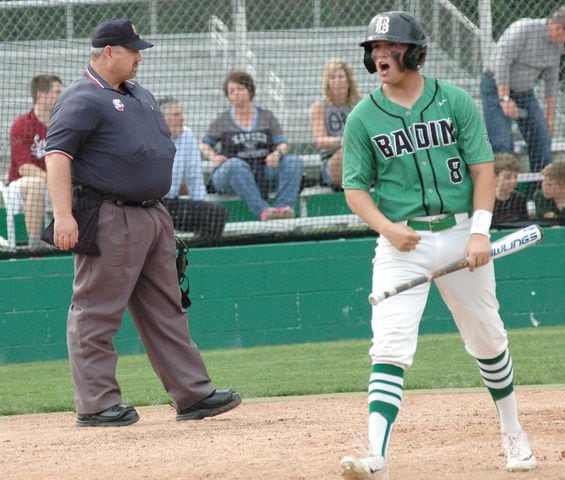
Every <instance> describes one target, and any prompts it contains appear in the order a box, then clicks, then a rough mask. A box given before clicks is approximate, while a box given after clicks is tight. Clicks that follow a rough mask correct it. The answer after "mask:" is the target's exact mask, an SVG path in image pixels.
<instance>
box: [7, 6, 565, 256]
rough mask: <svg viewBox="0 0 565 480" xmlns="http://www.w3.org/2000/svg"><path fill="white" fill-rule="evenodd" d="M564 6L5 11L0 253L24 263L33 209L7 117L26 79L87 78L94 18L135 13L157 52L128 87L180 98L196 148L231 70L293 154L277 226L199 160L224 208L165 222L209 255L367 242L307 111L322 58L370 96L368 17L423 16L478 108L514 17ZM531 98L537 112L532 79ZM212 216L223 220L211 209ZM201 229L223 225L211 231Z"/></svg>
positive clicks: (27, 103) (318, 88)
mask: <svg viewBox="0 0 565 480" xmlns="http://www.w3.org/2000/svg"><path fill="white" fill-rule="evenodd" d="M561 3H562V0H545V1H544V2H539V1H537V0H505V1H502V0H457V1H452V2H449V1H448V0H419V1H418V0H414V1H409V0H389V1H386V0H380V1H378V2H376V1H369V0H348V1H347V2H344V1H341V0H294V1H292V2H278V1H275V0H211V1H208V2H201V1H199V0H139V1H136V0H131V1H113V0H67V1H63V0H15V1H7V2H1V3H0V61H1V62H2V65H3V68H2V70H1V72H0V75H1V84H0V85H1V86H0V97H1V102H2V109H1V110H0V180H1V185H2V193H3V195H2V198H1V199H0V202H2V200H3V204H2V203H0V255H2V256H4V257H6V256H15V255H22V254H23V255H27V254H29V253H30V247H32V246H31V244H30V243H29V242H30V235H29V232H28V230H29V229H30V228H33V227H31V226H30V221H29V218H26V212H29V210H28V209H27V208H26V207H25V201H24V200H25V198H23V197H24V196H25V194H27V193H26V192H23V193H22V192H21V191H20V192H18V191H17V190H18V189H17V188H14V187H13V186H12V187H10V185H11V182H10V180H13V178H10V163H11V161H12V160H13V159H12V156H13V154H12V150H11V142H10V129H11V127H12V125H13V123H14V120H15V119H16V117H18V116H20V115H22V114H25V113H26V112H29V111H30V109H33V107H34V104H33V101H32V97H31V95H30V81H31V79H32V77H34V76H36V75H39V74H53V75H57V76H58V77H60V78H61V80H62V82H63V84H64V86H66V85H69V84H70V83H71V82H72V81H73V80H75V79H77V78H78V77H79V76H80V75H82V74H83V72H84V69H85V67H86V65H87V64H88V58H89V48H90V37H91V35H92V32H93V30H94V28H95V26H96V25H97V24H98V23H99V22H101V21H102V20H106V19H109V18H122V17H127V18H130V19H132V21H133V23H134V24H135V25H136V27H137V29H138V31H139V33H140V35H141V36H142V37H143V38H146V39H147V40H149V41H151V42H153V43H154V44H155V47H154V48H151V49H148V50H145V51H144V52H143V61H142V63H141V65H140V67H139V70H138V74H137V78H136V80H137V81H139V82H140V84H141V85H143V86H144V87H146V88H148V89H149V90H150V91H151V92H152V93H153V94H154V95H155V97H156V98H158V99H162V98H164V97H174V99H177V100H178V102H179V105H180V107H181V108H182V110H183V112H184V120H185V124H186V125H187V126H189V127H190V128H191V129H192V131H193V133H194V137H195V138H196V140H197V141H199V140H200V139H201V138H202V137H203V135H205V133H206V132H207V130H208V128H209V126H210V123H211V122H212V121H213V120H214V119H215V118H216V117H217V116H218V115H219V114H220V113H221V112H222V111H224V110H226V109H227V108H229V106H230V105H229V102H228V101H227V99H226V96H225V95H224V92H223V82H224V80H225V78H226V75H227V74H228V72H230V71H231V70H233V69H239V70H243V71H245V72H247V73H249V74H250V75H251V76H252V77H253V79H254V82H255V86H256V95H255V98H254V103H255V104H256V105H259V106H261V107H263V108H266V109H269V110H271V111H272V112H273V113H274V115H275V117H276V119H277V120H278V122H279V123H280V125H281V127H282V130H283V131H284V134H285V135H286V138H287V141H288V144H289V148H290V152H291V153H292V154H294V155H297V156H298V157H299V159H300V162H301V165H302V167H303V175H302V177H301V179H300V191H299V194H298V195H297V196H296V201H295V202H294V204H293V205H289V206H290V207H292V209H293V210H294V218H279V217H277V215H276V214H274V215H273V219H271V220H268V221H261V219H260V215H257V213H256V212H253V211H252V210H251V209H250V208H249V205H248V204H246V203H245V202H244V201H243V200H242V198H241V197H239V196H236V195H231V194H230V195H226V194H222V193H218V192H217V191H214V188H213V187H212V186H211V185H210V175H211V173H212V171H213V165H212V162H211V161H210V159H208V158H206V157H205V156H203V157H202V161H201V163H200V166H201V167H202V175H203V177H204V182H205V184H206V185H207V187H208V193H207V196H206V198H205V199H204V200H205V201H206V202H214V204H215V205H216V206H217V205H220V207H219V208H220V210H218V209H216V210H211V211H212V212H216V213H209V212H208V213H207V214H208V215H220V217H221V218H215V219H214V218H208V219H206V218H200V217H198V216H199V215H201V213H198V212H196V213H195V211H194V210H190V209H188V210H187V211H186V212H182V211H181V212H179V211H176V212H174V215H173V217H174V220H175V227H176V229H177V231H178V233H179V235H182V236H183V237H184V238H185V239H186V240H187V241H188V242H189V243H190V244H192V245H197V246H200V245H202V246H207V245H217V244H226V243H249V242H262V241H273V240H281V241H291V240H296V239H310V238H321V237H326V238H328V237H336V236H339V237H341V236H347V235H371V234H372V233H371V232H370V231H369V229H368V228H367V227H366V226H365V225H364V224H363V223H362V222H361V221H360V220H359V219H358V218H357V217H356V216H355V215H353V214H352V213H351V211H350V210H349V208H348V207H347V205H346V202H345V200H344V195H343V192H340V191H339V190H338V191H335V190H336V189H332V188H330V187H329V186H327V185H326V184H325V183H324V181H323V178H322V176H321V168H322V162H321V156H320V152H319V151H318V149H317V148H316V143H315V139H314V136H313V131H312V125H311V119H310V113H309V110H310V106H311V105H312V104H313V102H315V101H317V100H320V99H322V98H323V92H322V70H323V68H324V65H325V63H326V62H327V61H328V60H329V59H336V58H337V59H341V60H342V61H343V62H345V63H346V64H347V65H348V66H349V67H350V68H351V71H352V74H353V76H354V78H355V79H356V82H357V84H358V88H359V92H360V94H361V96H365V95H367V94H368V93H370V92H371V90H372V89H374V88H375V86H376V85H377V81H378V79H377V77H376V76H375V75H369V74H368V73H367V71H366V70H365V68H364V66H363V62H362V56H363V55H362V54H363V50H362V49H361V48H360V47H359V42H360V41H362V40H363V38H364V36H365V35H366V28H367V24H368V23H369V21H370V19H371V18H372V16H374V15H375V14H376V13H378V12H382V11H387V10H405V11H409V12H411V13H413V14H415V15H416V16H417V17H419V18H420V19H421V20H422V22H423V24H424V28H425V30H426V32H427V35H428V40H429V46H428V57H427V61H426V64H425V66H424V69H423V73H424V74H425V75H428V76H435V77H438V78H442V79H446V80H449V81H451V82H453V83H455V84H457V85H459V86H461V87H463V88H464V89H466V90H467V91H468V92H469V93H470V94H471V95H472V96H473V98H474V99H475V100H476V102H477V105H478V106H481V95H480V84H481V76H482V73H483V69H484V66H485V59H486V58H487V55H488V53H489V52H490V51H491V49H492V45H493V40H494V41H496V40H497V39H498V38H499V37H500V35H501V34H502V33H503V32H504V30H505V29H506V28H507V27H508V26H509V25H510V24H511V23H512V22H514V21H516V20H518V19H519V18H522V17H529V18H547V17H548V16H550V15H551V14H552V13H553V12H554V11H555V10H556V9H557V8H559V7H560V6H561ZM561 60H563V57H562V58H561ZM560 72H561V74H560V79H559V90H560V95H559V96H558V109H557V111H558V114H557V117H556V121H555V134H554V138H553V155H554V160H562V159H563V158H562V155H563V152H562V151H565V145H564V140H565V120H564V118H565V117H564V116H563V108H559V106H560V105H563V103H564V100H563V97H564V95H563V93H564V92H563V90H564V88H563V68H561V71H560ZM535 91H536V94H537V97H538V99H540V104H541V105H542V107H543V105H544V103H543V95H544V84H543V82H542V81H541V79H540V80H538V81H537V83H536V87H535ZM513 129H514V130H513V135H514V137H515V144H514V150H515V154H516V156H517V158H518V161H519V165H520V175H521V177H520V179H521V180H524V179H526V180H527V178H526V175H527V173H528V172H529V171H530V165H529V161H528V158H527V150H526V148H525V144H524V141H523V138H522V137H521V135H520V133H519V131H518V129H517V127H516V125H514V127H513ZM12 143H13V141H12ZM12 146H13V145H12ZM42 148H44V142H43V139H42V138H41V136H40V137H37V138H35V139H34V140H33V141H32V145H30V149H33V154H34V155H35V156H36V157H39V156H40V152H41V149H42ZM12 176H13V175H12ZM16 176H17V175H16ZM530 179H534V180H539V173H537V174H536V172H534V174H533V176H532V174H530ZM181 183H182V184H183V185H181V189H180V192H179V194H180V197H179V199H180V200H181V202H180V207H178V205H177V208H181V209H182V208H184V207H183V205H184V203H183V202H182V200H190V199H191V194H192V193H193V192H190V189H188V185H186V182H185V181H184V179H183V182H181ZM528 185H535V186H536V187H538V183H537V182H529V183H527V182H526V183H520V184H519V185H518V188H523V189H524V190H528V188H530V189H531V187H528ZM14 190H16V192H15V193H14ZM529 193H532V192H529ZM37 196H38V195H35V197H37ZM39 196H41V195H39ZM275 197H276V191H271V192H270V194H269V195H268V198H267V201H268V202H269V203H270V204H271V205H275V202H276V198H275ZM36 210H37V208H36ZM42 210H44V215H40V216H41V218H42V219H43V220H42V221H43V224H45V223H46V222H48V221H49V219H50V216H51V212H50V206H49V202H48V201H46V202H45V206H44V208H43V207H42ZM220 211H222V212H223V214H219V213H217V212H220ZM191 215H195V216H196V217H198V221H197V222H196V223H195V222H194V221H190V218H188V217H190V216H191ZM222 215H223V216H222ZM35 216H36V217H37V215H35ZM27 217H29V215H27ZM183 219H184V220H183ZM36 221H37V220H36ZM198 222H200V223H198ZM206 222H210V223H214V222H215V223H216V224H218V223H219V224H220V225H219V227H218V228H215V230H214V231H213V232H210V230H209V229H207V228H206ZM43 226H44V225H43ZM41 245H42V246H41V247H40V248H39V253H40V254H42V253H53V252H52V251H51V250H49V249H47V246H46V245H45V244H41ZM32 250H36V248H32Z"/></svg>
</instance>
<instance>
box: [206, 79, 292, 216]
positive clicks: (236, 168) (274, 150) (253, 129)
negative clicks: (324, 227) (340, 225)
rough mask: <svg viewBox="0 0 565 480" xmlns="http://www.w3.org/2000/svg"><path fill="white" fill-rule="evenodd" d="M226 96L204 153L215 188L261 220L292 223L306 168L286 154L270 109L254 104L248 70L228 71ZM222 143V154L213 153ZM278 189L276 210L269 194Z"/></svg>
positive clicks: (210, 130)
mask: <svg viewBox="0 0 565 480" xmlns="http://www.w3.org/2000/svg"><path fill="white" fill-rule="evenodd" d="M223 88H224V94H225V95H226V97H227V98H228V100H229V102H230V103H231V107H230V108H229V109H228V110H225V111H224V112H222V113H221V114H220V115H219V116H218V117H217V118H216V119H215V120H214V121H213V122H212V123H211V124H210V126H209V127H208V130H207V131H206V133H205V135H204V137H203V138H202V141H201V143H200V149H201V150H202V153H203V155H204V156H205V157H207V158H208V159H209V160H210V161H211V162H212V163H213V165H214V167H215V168H214V171H213V172H212V175H211V184H212V186H213V188H214V190H216V191H217V192H219V193H223V194H235V195H238V196H239V197H240V198H241V199H242V200H243V201H244V202H245V204H246V205H247V207H248V208H249V209H250V210H251V211H252V212H253V213H254V214H255V215H256V216H257V218H259V219H260V220H272V219H278V218H293V217H294V216H295V213H294V207H295V205H296V201H297V198H298V193H299V191H300V183H301V180H302V172H303V165H302V161H301V159H300V158H299V157H298V156H296V155H289V154H288V144H287V141H286V136H285V134H284V133H283V131H282V128H281V126H280V124H279V122H278V120H277V119H276V117H275V116H274V114H273V113H272V112H271V111H270V110H266V109H263V108H260V107H258V106H255V105H254V104H253V97H254V96H255V84H254V82H253V78H252V77H251V75H249V74H248V73H246V72H244V71H240V70H234V71H232V72H230V73H229V74H228V76H227V78H226V80H225V81H224V85H223ZM218 143H220V144H221V147H220V151H219V153H218V152H217V151H216V150H215V148H214V147H215V146H216V144H218ZM275 188H276V192H277V193H276V198H275V201H274V206H273V207H271V206H270V204H269V202H268V196H269V191H271V190H274V189H275Z"/></svg>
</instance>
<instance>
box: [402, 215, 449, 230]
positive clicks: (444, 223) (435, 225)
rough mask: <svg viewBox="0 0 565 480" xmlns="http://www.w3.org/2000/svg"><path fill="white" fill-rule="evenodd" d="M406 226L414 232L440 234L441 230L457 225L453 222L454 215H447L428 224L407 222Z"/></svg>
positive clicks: (420, 221) (419, 221)
mask: <svg viewBox="0 0 565 480" xmlns="http://www.w3.org/2000/svg"><path fill="white" fill-rule="evenodd" d="M406 225H408V226H409V227H410V228H413V229H414V230H427V231H430V232H441V231H442V230H447V229H448V228H451V227H454V226H455V225H457V221H456V220H455V215H448V216H447V217H445V218H442V219H439V220H432V221H430V222H425V221H422V220H408V222H407V223H406Z"/></svg>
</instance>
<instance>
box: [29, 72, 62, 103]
mask: <svg viewBox="0 0 565 480" xmlns="http://www.w3.org/2000/svg"><path fill="white" fill-rule="evenodd" d="M54 83H60V84H61V85H63V80H61V78H60V77H58V76H57V75H48V74H41V75H36V76H35V77H33V78H32V79H31V82H30V84H29V89H30V92H31V98H32V99H33V103H34V104H35V102H37V94H38V93H39V92H42V93H49V92H50V91H51V88H52V87H53V84H54Z"/></svg>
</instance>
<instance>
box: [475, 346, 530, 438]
mask: <svg viewBox="0 0 565 480" xmlns="http://www.w3.org/2000/svg"><path fill="white" fill-rule="evenodd" d="M477 364H478V365H479V369H480V372H481V377H482V378H483V382H484V384H485V386H486V387H487V388H488V391H489V392H490V394H491V396H492V399H493V400H494V403H495V405H496V409H497V410H498V416H499V418H500V429H501V430H502V432H503V433H516V432H519V431H521V430H522V427H521V425H520V422H519V420H518V404H517V402H516V395H515V393H514V371H513V369H512V357H511V356H510V352H509V351H508V349H506V350H505V351H504V352H502V353H501V354H500V355H498V356H497V357H495V358H491V359H477Z"/></svg>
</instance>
